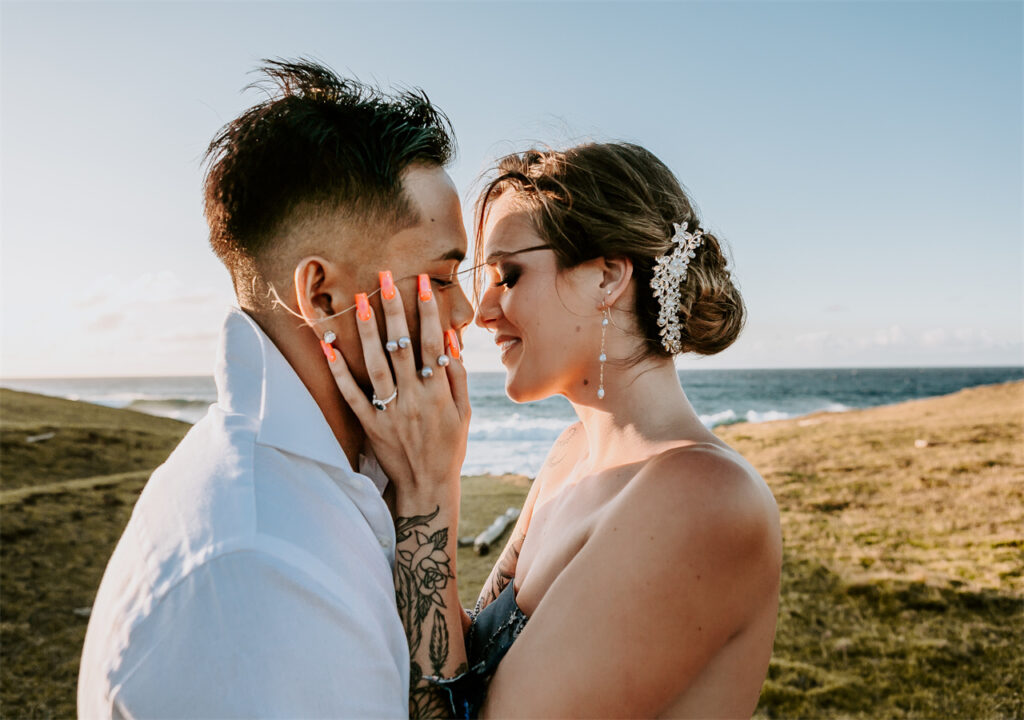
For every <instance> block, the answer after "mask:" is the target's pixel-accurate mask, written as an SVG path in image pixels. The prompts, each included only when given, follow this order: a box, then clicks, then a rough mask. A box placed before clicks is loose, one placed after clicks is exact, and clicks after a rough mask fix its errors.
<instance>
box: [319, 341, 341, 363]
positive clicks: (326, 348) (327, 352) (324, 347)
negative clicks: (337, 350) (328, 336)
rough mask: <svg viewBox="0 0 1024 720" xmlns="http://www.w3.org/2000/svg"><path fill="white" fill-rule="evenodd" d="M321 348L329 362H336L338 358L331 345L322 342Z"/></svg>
mask: <svg viewBox="0 0 1024 720" xmlns="http://www.w3.org/2000/svg"><path fill="white" fill-rule="evenodd" d="M320 348H321V349H322V350H323V351H324V357H326V358H327V362H334V361H335V360H337V359H338V357H337V356H336V355H335V354H334V348H333V347H331V344H330V343H327V342H324V341H323V340H321V341H320Z"/></svg>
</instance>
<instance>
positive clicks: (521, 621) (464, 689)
mask: <svg viewBox="0 0 1024 720" xmlns="http://www.w3.org/2000/svg"><path fill="white" fill-rule="evenodd" d="M514 585H515V582H514V581H513V582H510V583H509V584H508V585H506V586H505V589H504V590H502V591H501V593H499V595H498V597H496V598H495V599H494V601H493V602H491V603H490V604H489V605H488V606H487V607H485V608H484V609H483V610H481V611H480V613H479V614H478V615H477V616H476V617H475V618H474V619H473V622H472V624H471V625H470V626H469V631H468V632H467V633H466V657H467V662H466V665H467V667H468V668H469V669H468V670H466V672H464V673H462V674H461V675H456V676H455V677H452V678H443V679H441V678H429V681H430V683H431V684H433V685H435V686H436V687H437V688H438V689H440V690H441V691H442V694H443V695H444V696H445V697H446V699H447V700H448V704H449V712H450V713H451V717H455V718H475V717H478V716H479V715H480V709H481V708H482V707H483V704H484V698H486V697H487V687H488V685H490V682H491V677H493V675H494V673H495V671H496V670H497V669H498V664H499V663H501V661H502V658H504V657H505V653H507V652H508V651H509V648H511V647H512V643H514V642H515V640H516V638H517V637H519V633H521V632H522V631H523V628H524V627H526V621H527V617H526V614H525V613H523V611H522V610H520V609H519V606H518V605H517V604H516V593H515V590H514V589H513V586H514Z"/></svg>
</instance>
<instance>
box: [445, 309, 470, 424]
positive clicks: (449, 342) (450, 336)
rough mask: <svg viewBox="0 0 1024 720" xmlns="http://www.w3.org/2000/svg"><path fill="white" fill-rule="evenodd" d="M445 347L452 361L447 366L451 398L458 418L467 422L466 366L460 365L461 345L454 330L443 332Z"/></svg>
mask: <svg viewBox="0 0 1024 720" xmlns="http://www.w3.org/2000/svg"><path fill="white" fill-rule="evenodd" d="M445 347H446V348H447V354H448V357H450V358H451V359H452V361H451V363H449V364H448V382H449V383H451V386H452V398H453V399H454V400H455V407H456V409H458V411H459V416H460V417H461V418H462V419H463V420H469V414H470V406H469V383H468V379H467V373H466V366H465V365H463V364H462V345H461V343H460V342H459V334H458V333H457V332H455V330H452V329H449V330H447V331H446V332H445Z"/></svg>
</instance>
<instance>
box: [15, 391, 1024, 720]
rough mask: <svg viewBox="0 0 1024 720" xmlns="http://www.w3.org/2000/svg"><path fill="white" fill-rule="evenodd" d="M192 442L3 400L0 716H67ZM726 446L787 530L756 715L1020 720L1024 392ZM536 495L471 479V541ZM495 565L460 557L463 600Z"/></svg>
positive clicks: (740, 436)
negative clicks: (121, 550)
mask: <svg viewBox="0 0 1024 720" xmlns="http://www.w3.org/2000/svg"><path fill="white" fill-rule="evenodd" d="M186 430H187V426H186V425H184V424H182V423H178V422H175V421H173V420H166V419H161V418H152V417H149V416H146V415H141V414H138V413H130V412H126V411H120V410H109V409H107V408H98V407H95V406H92V405H85V404H83V403H73V402H69V401H65V400H57V399H53V398H41V397H39V396H35V395H30V394H26V393H16V392H13V391H9V390H3V389H0V440H2V454H0V716H2V717H5V718H7V717H9V718H51V717H52V718H64V717H74V715H75V685H76V680H77V671H78V658H79V653H80V650H81V645H82V641H83V639H84V634H85V628H86V624H87V622H88V618H87V616H86V613H85V608H88V607H89V606H90V605H91V603H92V599H93V596H94V594H95V591H96V588H97V587H98V585H99V580H100V577H101V576H102V573H103V569H104V567H105V565H106V561H107V558H108V557H109V555H110V553H111V551H112V550H113V547H114V544H115V543H116V542H117V539H118V537H119V536H120V534H121V531H122V529H123V527H124V525H125V523H126V522H127V520H128V517H129V515H130V513H131V509H132V506H133V505H134V502H135V499H136V498H137V497H138V493H139V492H140V491H141V489H142V487H143V486H144V484H145V477H146V474H147V472H148V471H149V470H150V469H152V468H153V467H155V466H156V465H157V464H159V462H161V461H162V459H163V458H164V457H165V456H166V455H167V453H168V452H169V451H170V450H171V449H172V448H173V447H174V445H175V444H176V443H177V442H178V440H179V439H180V438H181V436H182V435H183V434H184V432H185V431H186ZM51 432H52V433H54V435H53V437H52V438H50V439H47V440H43V441H39V442H34V443H27V442H26V439H27V438H29V437H35V436H39V435H44V434H48V433H51ZM721 434H722V436H723V437H724V438H725V439H726V440H727V441H728V442H729V443H730V444H732V445H733V446H734V447H736V448H737V449H738V450H740V451H741V452H743V453H744V454H745V455H746V456H747V457H748V458H749V459H750V460H751V461H752V462H753V463H754V465H755V466H756V467H757V468H758V469H759V470H760V471H761V472H762V474H763V475H764V477H765V479H766V480H767V481H768V483H769V484H770V485H771V486H772V489H773V491H774V492H775V494H776V497H777V499H778V501H779V506H780V510H781V513H782V519H783V533H784V541H785V545H786V557H785V564H784V568H783V584H782V602H781V609H780V616H779V627H778V632H777V636H776V643H775V654H774V657H773V659H772V663H771V668H770V671H769V676H768V679H767V681H766V683H765V686H764V690H763V693H762V698H761V703H760V705H759V707H758V711H757V716H758V717H764V718H776V717H778V718H791V717H807V718H872V719H873V718H887V717H908V718H909V717H913V718H935V717H942V718H946V717H963V718H1004V717H1005V718H1013V717H1016V718H1020V717H1024V691H1022V682H1021V678H1022V677H1024V654H1022V653H1021V651H1020V648H1021V647H1024V384H1022V383H1017V384H1011V385H1003V386H993V387H989V388H978V389H974V390H968V391H963V392H961V393H956V394H954V395H951V396H947V397H944V398H935V399H931V400H925V401H919V402H915V403H907V404H904V405H896V406H890V407H885V408H875V409H872V410H866V411H859V412H851V413H843V414H840V415H816V416H812V417H809V418H803V419H799V420H789V421H782V422H776V423H766V424H761V425H734V426H731V427H728V428H724V429H722V431H721ZM919 440H923V441H926V443H927V444H925V445H924V446H923V447H918V445H921V443H916V441H919ZM915 443H916V444H915ZM83 478H85V480H82V482H79V483H72V484H65V483H66V481H73V480H81V479H83ZM529 484H530V483H529V480H528V479H526V478H523V477H520V476H504V477H501V478H494V477H472V478H464V479H463V501H462V518H463V520H462V525H461V527H460V533H459V534H460V535H471V534H475V533H476V532H479V531H480V530H482V529H483V528H485V527H486V526H487V525H489V524H490V522H491V521H492V520H493V518H494V517H495V516H497V515H498V514H500V513H502V512H504V511H505V510H506V509H507V508H508V507H517V506H519V505H520V504H521V503H522V501H523V499H524V498H525V496H526V493H527V491H528V489H529ZM36 490H38V492H37V491H36ZM495 559H496V552H495V553H494V554H492V555H490V556H485V557H479V556H477V555H475V554H474V553H473V551H472V549H469V548H464V549H460V550H459V557H458V568H459V592H460V595H461V597H462V600H463V602H464V604H466V605H469V606H471V605H472V604H473V602H474V601H475V597H476V593H477V591H478V590H479V588H480V587H481V585H482V584H483V581H484V580H485V578H486V576H487V574H488V573H489V571H490V568H491V564H492V563H493V562H494V560H495Z"/></svg>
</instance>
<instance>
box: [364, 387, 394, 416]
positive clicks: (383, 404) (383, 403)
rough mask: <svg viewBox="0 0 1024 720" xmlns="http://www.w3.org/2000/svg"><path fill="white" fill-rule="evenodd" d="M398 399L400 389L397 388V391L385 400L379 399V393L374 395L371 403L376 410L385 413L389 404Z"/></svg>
mask: <svg viewBox="0 0 1024 720" xmlns="http://www.w3.org/2000/svg"><path fill="white" fill-rule="evenodd" d="M396 397H398V388H395V391H394V392H393V393H391V394H390V395H388V396H387V397H386V398H384V399H383V400H382V399H380V398H379V397H377V393H374V394H373V400H371V401H370V402H371V403H372V404H373V406H374V407H375V408H377V409H378V410H380V411H381V412H384V411H385V410H387V409H388V403H389V402H391V401H392V400H394V399H395V398H396Z"/></svg>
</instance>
